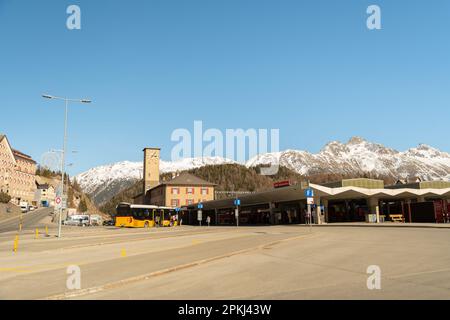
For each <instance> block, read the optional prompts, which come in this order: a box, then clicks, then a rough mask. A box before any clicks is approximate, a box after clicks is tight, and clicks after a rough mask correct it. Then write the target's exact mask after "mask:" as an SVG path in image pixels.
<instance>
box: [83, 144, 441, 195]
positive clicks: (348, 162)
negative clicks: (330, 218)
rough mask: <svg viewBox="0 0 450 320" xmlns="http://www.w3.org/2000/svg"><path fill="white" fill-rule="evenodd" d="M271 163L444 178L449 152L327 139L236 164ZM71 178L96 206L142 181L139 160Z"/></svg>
mask: <svg viewBox="0 0 450 320" xmlns="http://www.w3.org/2000/svg"><path fill="white" fill-rule="evenodd" d="M277 163H278V164H279V165H280V166H282V167H286V168H288V169H290V170H292V171H294V172H296V173H298V174H300V175H302V176H305V177H309V176H313V175H319V174H330V175H335V174H338V175H346V176H355V177H356V176H358V175H360V176H363V175H365V174H367V173H371V174H374V175H382V176H389V177H392V178H393V179H406V178H410V179H412V178H416V177H420V178H421V179H422V180H436V179H444V180H450V154H449V153H447V152H443V151H440V150H439V149H437V148H434V147H432V146H429V145H426V144H419V145H418V146H417V147H413V148H409V149H407V150H406V151H398V150H395V149H393V148H389V147H386V146H384V145H382V144H379V143H374V142H370V141H368V140H366V139H364V138H362V137H352V138H351V139H349V140H348V141H347V142H346V143H342V142H340V141H331V142H329V143H327V144H326V145H325V146H324V147H323V148H322V149H321V150H320V151H319V152H318V153H310V152H308V151H304V150H295V149H288V150H285V151H280V152H274V153H266V154H261V155H258V156H255V157H253V158H252V159H249V160H248V161H247V162H246V163H245V164H241V165H245V166H246V167H247V168H252V167H258V166H264V165H269V164H277ZM221 164H237V162H235V161H233V160H230V159H225V158H221V157H204V158H185V159H182V160H180V161H174V162H170V161H164V160H161V162H160V171H161V173H162V174H164V173H170V172H177V171H185V170H190V169H194V168H200V167H203V166H207V165H221ZM75 178H76V179H77V181H78V183H79V184H80V186H81V188H82V190H83V191H84V192H85V193H87V194H89V195H90V196H91V197H92V199H93V200H94V202H95V203H97V204H102V203H104V202H106V201H108V200H109V199H110V198H112V197H113V196H114V195H115V194H117V193H119V192H120V191H122V190H124V189H126V188H128V187H130V186H131V185H133V184H134V183H136V181H139V180H140V179H142V162H130V161H121V162H117V163H114V164H110V165H104V166H99V167H95V168H92V169H90V170H88V171H86V172H84V173H81V174H79V175H77V176H76V177H75Z"/></svg>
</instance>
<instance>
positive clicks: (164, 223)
mask: <svg viewBox="0 0 450 320" xmlns="http://www.w3.org/2000/svg"><path fill="white" fill-rule="evenodd" d="M176 217H177V213H176V211H175V209H173V208H169V207H159V206H152V205H141V204H129V203H119V205H118V206H117V208H116V223H115V226H116V227H121V228H151V227H156V226H159V227H170V226H176V225H178V221H177V219H176Z"/></svg>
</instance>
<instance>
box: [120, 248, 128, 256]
mask: <svg viewBox="0 0 450 320" xmlns="http://www.w3.org/2000/svg"><path fill="white" fill-rule="evenodd" d="M120 256H121V257H122V258H125V257H126V256H127V252H126V250H125V249H122V250H121V251H120Z"/></svg>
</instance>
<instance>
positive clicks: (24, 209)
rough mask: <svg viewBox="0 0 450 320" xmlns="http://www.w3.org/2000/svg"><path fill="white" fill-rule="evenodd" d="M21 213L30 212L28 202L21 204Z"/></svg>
mask: <svg viewBox="0 0 450 320" xmlns="http://www.w3.org/2000/svg"><path fill="white" fill-rule="evenodd" d="M20 211H22V213H26V212H28V202H25V201H21V202H20Z"/></svg>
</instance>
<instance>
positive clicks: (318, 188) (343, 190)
mask: <svg viewBox="0 0 450 320" xmlns="http://www.w3.org/2000/svg"><path fill="white" fill-rule="evenodd" d="M307 187H308V186H307V184H302V185H300V184H299V185H293V186H289V187H284V188H278V189H271V190H267V191H261V192H255V193H251V194H246V195H241V196H238V198H239V199H240V202H241V207H248V206H254V205H262V204H268V203H271V202H272V203H279V202H291V201H301V200H305V199H306V197H305V192H304V191H305V189H306V188H307ZM309 188H311V189H313V190H314V197H316V198H323V199H328V200H347V199H367V198H376V199H386V200H391V199H392V200H396V199H408V198H417V197H436V198H450V188H442V189H412V188H399V189H384V188H383V189H368V188H361V187H354V186H349V187H339V188H330V187H326V186H322V185H317V184H309ZM234 201H235V198H227V199H221V200H212V201H207V202H203V210H214V209H225V208H233V207H234ZM183 209H191V210H192V209H197V204H193V205H189V206H185V207H183Z"/></svg>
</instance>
